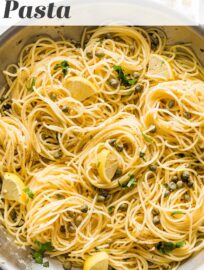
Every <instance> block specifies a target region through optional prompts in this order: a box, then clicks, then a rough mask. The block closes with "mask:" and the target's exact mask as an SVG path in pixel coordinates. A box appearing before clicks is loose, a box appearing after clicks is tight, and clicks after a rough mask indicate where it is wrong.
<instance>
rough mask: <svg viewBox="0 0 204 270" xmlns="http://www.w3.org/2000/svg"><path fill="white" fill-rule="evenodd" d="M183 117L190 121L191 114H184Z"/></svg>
mask: <svg viewBox="0 0 204 270" xmlns="http://www.w3.org/2000/svg"><path fill="white" fill-rule="evenodd" d="M183 116H184V117H185V118H186V119H191V113H190V112H184V114H183Z"/></svg>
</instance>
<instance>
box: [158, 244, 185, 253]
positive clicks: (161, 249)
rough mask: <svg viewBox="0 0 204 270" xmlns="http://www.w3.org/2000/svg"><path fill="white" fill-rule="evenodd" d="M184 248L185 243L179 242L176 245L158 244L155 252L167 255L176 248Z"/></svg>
mask: <svg viewBox="0 0 204 270" xmlns="http://www.w3.org/2000/svg"><path fill="white" fill-rule="evenodd" d="M184 246H185V242H184V241H181V242H177V243H172V242H159V243H158V244H157V245H156V248H157V250H158V251H159V252H160V253H161V254H168V253H170V252H171V251H173V250H174V249H176V248H182V247H184Z"/></svg>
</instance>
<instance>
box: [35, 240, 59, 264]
mask: <svg viewBox="0 0 204 270" xmlns="http://www.w3.org/2000/svg"><path fill="white" fill-rule="evenodd" d="M35 243H36V245H37V246H38V250H37V251H35V252H34V253H33V259H34V260H35V262H36V263H38V264H42V265H43V266H44V267H48V266H49V262H43V257H44V254H45V252H46V251H53V249H54V248H53V246H52V244H51V242H46V243H40V242H39V241H35Z"/></svg>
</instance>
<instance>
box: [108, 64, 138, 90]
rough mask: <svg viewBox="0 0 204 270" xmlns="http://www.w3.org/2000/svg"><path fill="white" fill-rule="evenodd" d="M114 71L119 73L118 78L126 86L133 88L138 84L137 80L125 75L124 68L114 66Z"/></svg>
mask: <svg viewBox="0 0 204 270" xmlns="http://www.w3.org/2000/svg"><path fill="white" fill-rule="evenodd" d="M113 69H114V70H115V71H116V72H117V73H118V78H119V79H120V80H121V83H122V84H123V85H124V86H131V85H134V84H135V83H136V82H137V80H136V79H129V78H128V76H127V75H126V74H124V71H123V69H122V67H120V66H116V65H114V66H113Z"/></svg>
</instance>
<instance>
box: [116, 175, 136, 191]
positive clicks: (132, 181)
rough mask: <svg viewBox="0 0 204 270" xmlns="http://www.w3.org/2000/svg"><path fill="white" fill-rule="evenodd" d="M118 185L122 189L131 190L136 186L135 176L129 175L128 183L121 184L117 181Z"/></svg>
mask: <svg viewBox="0 0 204 270" xmlns="http://www.w3.org/2000/svg"><path fill="white" fill-rule="evenodd" d="M118 185H119V186H120V187H122V188H133V187H134V186H135V185H136V179H135V176H134V175H133V174H130V175H129V179H128V181H127V182H125V183H122V184H121V183H120V181H119V180H118Z"/></svg>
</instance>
